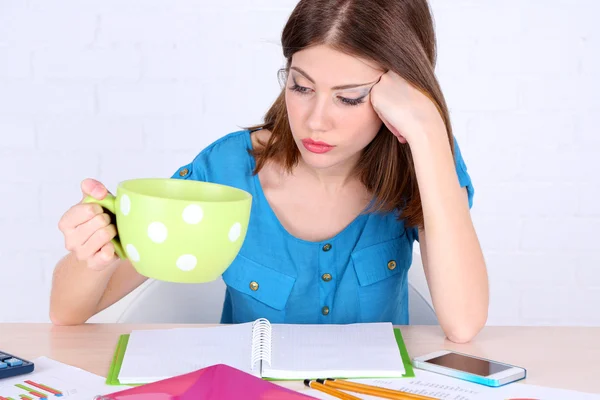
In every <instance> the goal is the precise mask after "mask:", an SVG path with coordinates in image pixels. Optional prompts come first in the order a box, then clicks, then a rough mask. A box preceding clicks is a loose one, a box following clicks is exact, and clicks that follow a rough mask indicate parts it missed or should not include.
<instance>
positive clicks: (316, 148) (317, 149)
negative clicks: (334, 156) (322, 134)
mask: <svg viewBox="0 0 600 400" xmlns="http://www.w3.org/2000/svg"><path fill="white" fill-rule="evenodd" d="M302 144H303V145H304V147H305V148H306V150H308V151H310V152H311V153H316V154H323V153H327V152H328V151H331V150H332V149H333V147H334V146H332V145H330V144H328V143H325V142H317V141H315V140H312V139H304V140H302Z"/></svg>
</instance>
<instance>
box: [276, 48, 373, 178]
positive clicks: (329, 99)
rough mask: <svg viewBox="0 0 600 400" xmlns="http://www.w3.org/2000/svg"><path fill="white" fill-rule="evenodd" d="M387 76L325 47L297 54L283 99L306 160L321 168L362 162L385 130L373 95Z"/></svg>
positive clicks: (362, 61)
mask: <svg viewBox="0 0 600 400" xmlns="http://www.w3.org/2000/svg"><path fill="white" fill-rule="evenodd" d="M383 73H384V71H382V70H381V69H379V68H378V67H377V66H375V65H373V64H372V63H370V62H368V61H366V60H362V59H359V58H356V57H353V56H350V55H348V54H345V53H341V52H339V51H337V50H334V49H332V48H331V47H328V46H324V45H321V46H315V47H310V48H308V49H305V50H302V51H299V52H297V53H295V54H294V56H293V57H292V63H291V66H290V71H289V74H288V77H287V82H286V89H285V100H286V104H287V111H288V117H289V121H290V127H291V130H292V134H293V136H294V140H295V142H296V145H297V146H298V148H299V149H300V154H301V155H302V158H303V160H304V162H306V163H307V164H308V165H310V166H312V167H313V168H318V169H323V168H330V167H333V166H337V165H341V164H345V163H348V162H350V163H351V162H356V161H357V160H358V157H359V156H360V153H361V151H362V150H363V149H364V148H365V147H366V146H367V145H368V144H369V143H370V142H371V141H372V140H373V139H374V138H375V136H376V135H377V132H378V131H379V129H380V128H381V124H382V122H381V120H380V119H379V117H378V116H377V113H376V112H375V110H374V109H373V107H372V106H371V100H370V94H369V91H370V89H371V87H372V86H373V85H374V84H375V83H376V82H377V81H378V79H379V77H380V76H381V75H382V74H383Z"/></svg>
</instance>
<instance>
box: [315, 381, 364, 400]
mask: <svg viewBox="0 0 600 400" xmlns="http://www.w3.org/2000/svg"><path fill="white" fill-rule="evenodd" d="M304 384H305V385H306V386H308V387H309V388H312V389H315V390H318V391H320V392H323V393H327V394H328V395H331V396H333V397H337V398H338V399H342V400H361V398H360V397H356V396H352V395H351V394H348V393H344V392H342V391H341V390H337V389H334V388H330V387H327V386H325V385H323V384H322V383H319V382H316V381H311V380H310V379H305V380H304Z"/></svg>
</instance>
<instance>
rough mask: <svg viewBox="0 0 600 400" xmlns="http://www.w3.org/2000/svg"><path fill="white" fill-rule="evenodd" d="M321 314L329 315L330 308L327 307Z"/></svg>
mask: <svg viewBox="0 0 600 400" xmlns="http://www.w3.org/2000/svg"><path fill="white" fill-rule="evenodd" d="M321 313H323V315H328V314H329V307H327V306H325V307H323V308H322V309H321Z"/></svg>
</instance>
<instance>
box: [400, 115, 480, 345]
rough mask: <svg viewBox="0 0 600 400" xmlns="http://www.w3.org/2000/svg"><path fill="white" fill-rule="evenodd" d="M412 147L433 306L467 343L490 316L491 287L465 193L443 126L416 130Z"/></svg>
mask: <svg viewBox="0 0 600 400" xmlns="http://www.w3.org/2000/svg"><path fill="white" fill-rule="evenodd" d="M410 147H411V151H412V154H413V159H414V163H415V170H416V174H417V181H418V183H419V191H420V194H421V202H422V207H423V218H424V227H423V228H422V229H419V243H420V246H421V255H422V259H423V268H424V270H425V276H426V278H427V282H428V285H429V289H430V292H431V298H432V300H433V306H434V308H435V310H436V314H437V316H438V320H439V322H440V325H441V326H442V329H443V330H444V332H445V334H446V336H447V337H448V339H450V340H452V341H454V342H459V343H462V342H468V341H470V340H471V339H472V338H473V337H474V336H475V335H476V334H477V333H478V332H479V331H480V330H481V328H482V327H483V326H484V325H485V323H486V321H487V312H488V304H489V291H488V277H487V271H486V266H485V260H484V257H483V253H482V251H481V247H480V244H479V240H478V238H477V234H476V233H475V229H474V227H473V222H472V220H471V215H470V211H469V202H468V196H467V192H466V190H465V189H464V188H462V187H461V186H460V184H459V181H458V177H457V175H456V168H455V165H454V159H453V156H452V152H451V150H450V144H449V143H448V136H447V133H446V131H445V129H441V127H438V128H432V129H430V130H429V131H428V132H421V134H417V135H413V138H412V140H411V143H410Z"/></svg>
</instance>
